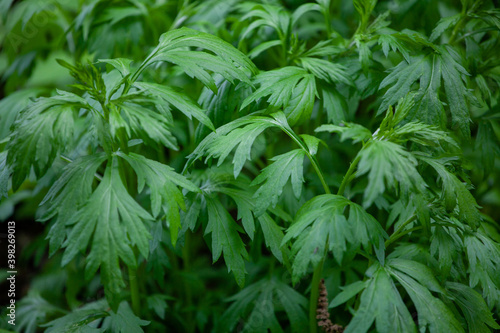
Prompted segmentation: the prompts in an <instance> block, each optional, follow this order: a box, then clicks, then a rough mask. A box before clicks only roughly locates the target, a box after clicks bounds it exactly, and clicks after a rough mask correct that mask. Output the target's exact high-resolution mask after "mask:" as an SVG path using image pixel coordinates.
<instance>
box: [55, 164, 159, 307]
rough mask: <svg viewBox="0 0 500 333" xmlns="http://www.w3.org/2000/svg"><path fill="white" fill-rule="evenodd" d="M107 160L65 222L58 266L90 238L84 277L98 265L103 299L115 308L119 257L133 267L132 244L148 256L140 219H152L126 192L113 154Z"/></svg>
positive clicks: (119, 280) (145, 232)
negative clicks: (67, 229) (84, 200)
mask: <svg viewBox="0 0 500 333" xmlns="http://www.w3.org/2000/svg"><path fill="white" fill-rule="evenodd" d="M109 163H110V165H108V166H107V167H106V172H105V174H104V177H103V179H102V181H101V183H100V184H99V185H98V186H97V188H96V190H95V191H94V193H92V195H91V197H90V198H89V199H88V201H87V203H86V204H85V205H84V206H83V207H82V208H80V209H79V210H78V211H77V212H76V214H75V215H74V216H73V217H72V218H71V219H70V220H69V221H67V224H68V225H73V227H72V230H71V232H70V233H69V235H68V238H67V239H66V241H65V242H64V244H63V246H64V247H65V248H66V250H65V252H64V256H63V259H62V265H66V264H67V263H68V262H69V261H71V259H73V258H74V257H75V255H76V254H77V253H78V252H83V251H85V249H86V248H87V246H88V244H89V241H90V240H91V239H92V242H91V248H90V252H89V255H88V257H87V265H86V268H85V273H86V276H92V275H93V274H95V272H96V271H97V269H98V268H99V267H101V282H102V284H103V285H104V292H105V294H106V298H107V299H108V301H109V302H110V305H111V306H112V307H113V308H115V309H116V307H118V304H117V303H116V302H117V295H118V293H119V292H120V289H121V288H122V287H124V286H125V284H124V282H123V278H122V272H121V269H120V264H119V260H120V259H121V260H122V261H123V262H124V263H125V264H126V265H127V266H130V267H136V266H137V262H136V257H135V254H134V251H133V247H134V246H137V248H138V250H139V252H140V254H142V256H144V257H145V258H147V257H148V254H149V242H148V241H149V239H150V238H151V235H150V233H149V231H148V230H147V229H146V227H145V225H144V222H146V221H150V220H152V219H153V218H152V216H151V215H150V214H149V213H148V212H147V211H146V210H144V208H142V207H141V206H140V205H139V204H138V203H137V202H136V201H135V200H134V199H133V198H132V197H130V195H129V194H128V192H127V189H126V188H125V186H124V185H123V183H122V180H121V178H120V171H119V166H118V159H117V158H116V157H113V159H112V161H110V162H109Z"/></svg>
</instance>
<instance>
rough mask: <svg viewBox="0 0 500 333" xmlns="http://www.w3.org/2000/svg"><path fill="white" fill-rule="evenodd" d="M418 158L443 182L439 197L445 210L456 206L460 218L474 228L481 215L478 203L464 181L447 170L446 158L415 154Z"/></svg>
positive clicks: (478, 222)
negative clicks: (438, 158) (431, 168)
mask: <svg viewBox="0 0 500 333" xmlns="http://www.w3.org/2000/svg"><path fill="white" fill-rule="evenodd" d="M417 157H418V158H419V159H420V160H423V161H424V162H426V163H427V164H429V165H430V166H431V167H433V168H434V170H436V172H437V173H438V175H439V177H440V178H441V181H442V184H443V191H442V194H441V199H442V200H443V201H444V205H445V208H446V210H448V211H452V210H453V209H454V208H455V207H456V206H458V213H459V217H460V219H461V220H462V221H463V222H465V223H467V224H469V225H470V226H471V227H472V228H473V229H476V228H477V227H478V226H479V225H480V223H481V215H480V214H479V211H478V208H479V205H478V204H477V202H476V199H475V198H474V196H472V194H471V193H470V192H469V190H468V189H467V187H466V186H465V184H464V183H462V182H461V181H460V179H458V177H457V176H456V175H454V174H453V173H451V172H450V171H448V169H447V168H446V165H448V164H449V163H448V161H447V160H446V159H441V160H437V159H432V158H429V157H426V156H423V155H420V154H419V155H417Z"/></svg>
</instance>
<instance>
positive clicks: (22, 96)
mask: <svg viewBox="0 0 500 333" xmlns="http://www.w3.org/2000/svg"><path fill="white" fill-rule="evenodd" d="M40 92H41V90H40V89H33V88H31V89H23V90H19V91H16V92H13V93H12V94H10V95H8V96H6V97H5V98H2V100H1V101H0V141H1V140H3V139H5V138H6V137H7V136H9V135H10V134H11V133H10V127H11V125H12V124H13V123H14V121H15V120H16V118H17V117H18V115H19V113H20V112H21V111H22V110H23V109H24V108H26V107H27V106H28V105H29V104H30V103H31V100H30V99H31V98H33V97H36V96H37V95H38V94H39V93H40Z"/></svg>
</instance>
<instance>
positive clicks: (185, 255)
mask: <svg viewBox="0 0 500 333" xmlns="http://www.w3.org/2000/svg"><path fill="white" fill-rule="evenodd" d="M191 236H192V235H191V232H190V231H189V229H188V230H187V231H186V233H185V239H184V247H183V248H182V261H183V264H184V267H183V268H184V272H186V273H188V274H189V271H190V253H189V250H190V249H191ZM183 280H184V292H185V296H186V308H187V309H186V310H187V323H188V324H187V325H188V331H189V332H194V323H195V322H194V320H193V313H192V310H193V309H192V307H193V299H192V292H191V286H190V284H189V281H188V280H187V279H183Z"/></svg>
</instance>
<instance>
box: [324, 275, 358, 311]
mask: <svg viewBox="0 0 500 333" xmlns="http://www.w3.org/2000/svg"><path fill="white" fill-rule="evenodd" d="M366 286H367V282H366V281H356V282H354V283H351V284H350V285H348V286H345V287H343V288H342V291H341V292H340V293H338V294H337V295H336V296H335V297H334V298H333V300H332V301H331V303H330V305H329V306H328V307H329V308H334V307H337V306H339V305H341V304H344V303H345V302H347V301H348V300H350V299H351V298H353V297H354V296H356V295H357V294H359V293H360V292H361V291H362V290H364V289H365V288H366Z"/></svg>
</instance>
